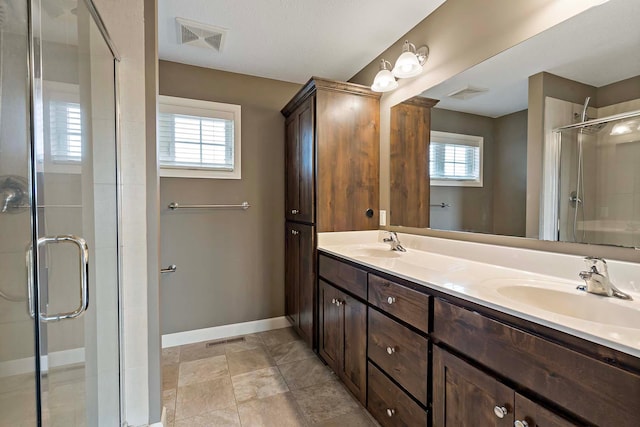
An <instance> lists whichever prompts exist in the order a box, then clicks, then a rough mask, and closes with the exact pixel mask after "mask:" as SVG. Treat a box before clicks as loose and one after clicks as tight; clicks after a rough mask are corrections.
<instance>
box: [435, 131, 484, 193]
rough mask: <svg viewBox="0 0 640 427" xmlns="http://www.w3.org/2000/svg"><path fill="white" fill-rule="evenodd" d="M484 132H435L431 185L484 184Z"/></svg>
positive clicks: (476, 185) (460, 185) (462, 185)
mask: <svg viewBox="0 0 640 427" xmlns="http://www.w3.org/2000/svg"><path fill="white" fill-rule="evenodd" d="M483 142H484V138H482V137H481V136H473V135H461V134H456V133H448V132H438V131H432V132H431V141H430V144H429V176H430V178H431V185H436V186H458V187H482V145H483Z"/></svg>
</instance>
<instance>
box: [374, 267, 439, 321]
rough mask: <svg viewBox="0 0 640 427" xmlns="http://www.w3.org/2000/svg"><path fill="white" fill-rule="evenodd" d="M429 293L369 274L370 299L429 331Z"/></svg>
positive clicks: (393, 313) (402, 318) (376, 304)
mask: <svg viewBox="0 0 640 427" xmlns="http://www.w3.org/2000/svg"><path fill="white" fill-rule="evenodd" d="M430 299H431V297H430V296H429V295H426V294H423V293H421V292H418V291H414V290H413V289H409V288H407V287H406V286H402V285H399V284H397V283H394V282H392V281H389V280H386V279H383V278H382V277H378V276H375V275H373V274H369V295H368V301H369V303H371V304H372V305H375V306H376V307H378V308H379V309H381V310H382V311H385V312H387V313H389V314H391V315H392V316H395V317H397V318H398V319H400V320H403V321H405V322H407V323H408V324H410V325H412V326H415V327H416V328H418V329H419V330H421V331H423V332H425V333H428V332H429V300H430Z"/></svg>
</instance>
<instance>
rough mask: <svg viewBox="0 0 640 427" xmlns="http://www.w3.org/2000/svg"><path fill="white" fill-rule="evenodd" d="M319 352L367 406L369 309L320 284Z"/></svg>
mask: <svg viewBox="0 0 640 427" xmlns="http://www.w3.org/2000/svg"><path fill="white" fill-rule="evenodd" d="M319 291H320V297H319V298H318V300H319V304H320V307H319V318H320V321H319V326H320V328H319V330H320V332H319V337H318V351H319V353H320V356H322V358H323V359H324V361H325V362H327V364H328V365H329V366H330V367H331V368H332V369H333V371H334V372H335V373H336V374H337V375H338V376H339V377H340V379H341V380H342V381H343V382H344V384H345V385H346V386H347V388H348V389H349V390H350V391H351V392H352V393H353V394H354V396H356V397H357V398H358V400H360V402H362V404H363V405H364V404H365V403H366V393H367V390H366V375H367V367H366V363H367V353H366V351H367V306H366V305H365V304H364V303H362V302H360V301H358V300H357V299H356V298H353V297H351V296H350V295H348V294H346V293H345V292H342V291H341V290H339V289H338V288H336V287H334V286H331V285H330V284H328V283H327V282H325V281H323V280H320V288H319Z"/></svg>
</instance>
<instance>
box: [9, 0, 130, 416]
mask: <svg viewBox="0 0 640 427" xmlns="http://www.w3.org/2000/svg"><path fill="white" fill-rule="evenodd" d="M0 7H1V8H2V10H0V16H1V17H3V18H2V19H4V22H3V23H0V25H1V27H0V34H1V38H2V40H1V44H0V45H1V47H2V55H1V56H0V71H1V76H0V84H1V85H0V105H1V109H0V127H1V129H0V137H1V139H0V237H1V239H0V251H2V270H1V271H2V274H0V280H1V281H0V292H3V294H4V297H3V294H0V310H1V311H0V321H1V322H3V323H2V324H0V340H1V343H2V345H0V426H5V425H6V426H23V425H24V426H35V425H42V426H58V425H61V426H62V425H64V426H85V425H86V426H98V425H100V426H102V425H104V426H117V425H120V357H119V355H120V347H119V270H118V204H117V203H118V200H117V184H118V182H117V143H116V133H117V120H116V107H117V102H116V70H117V61H116V60H115V58H114V51H113V50H112V49H111V47H110V45H109V43H108V42H107V39H105V31H104V27H103V25H102V23H101V21H100V20H99V17H98V16H97V13H96V12H95V9H94V8H93V5H92V4H91V3H90V2H88V1H84V0H40V1H38V0H33V1H25V0H0ZM27 70H28V71H29V73H27Z"/></svg>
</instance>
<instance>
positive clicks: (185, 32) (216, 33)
mask: <svg viewBox="0 0 640 427" xmlns="http://www.w3.org/2000/svg"><path fill="white" fill-rule="evenodd" d="M176 24H177V25H178V43H179V44H188V45H191V46H198V47H204V48H207V49H213V50H215V51H216V52H221V51H222V48H223V46H224V40H225V36H226V35H227V29H226V28H221V27H214V26H212V25H206V24H201V23H199V22H195V21H190V20H188V19H184V18H176Z"/></svg>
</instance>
